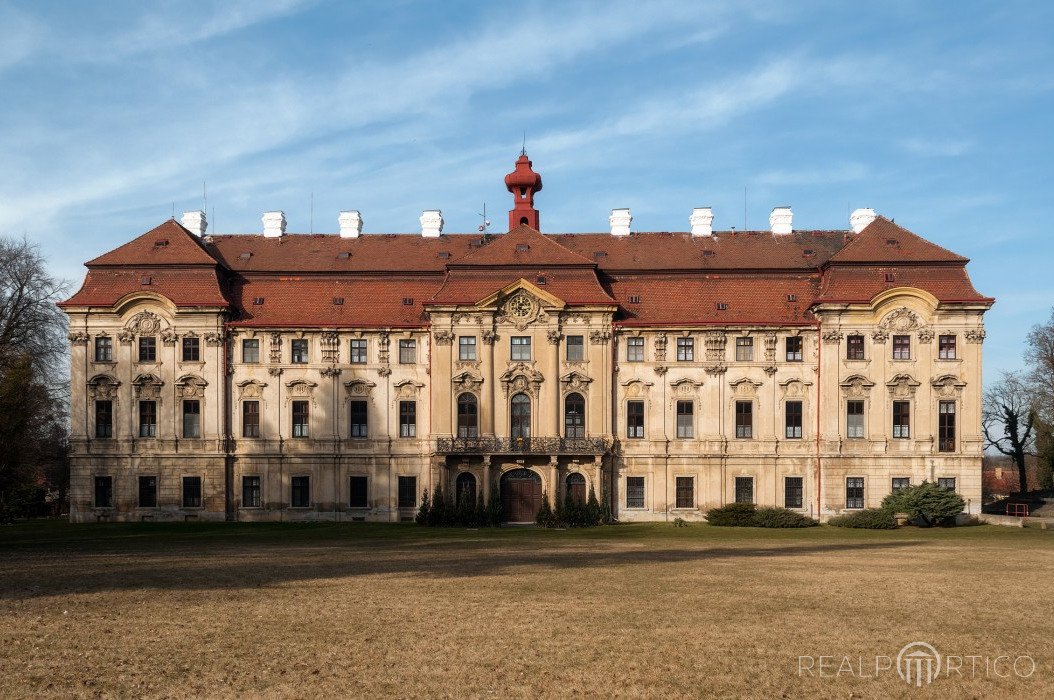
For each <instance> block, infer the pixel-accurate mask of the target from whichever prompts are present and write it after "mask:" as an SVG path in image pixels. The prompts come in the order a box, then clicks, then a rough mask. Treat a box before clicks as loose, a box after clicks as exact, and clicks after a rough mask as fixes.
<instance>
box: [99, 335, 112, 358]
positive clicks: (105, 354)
mask: <svg viewBox="0 0 1054 700" xmlns="http://www.w3.org/2000/svg"><path fill="white" fill-rule="evenodd" d="M95 361H96V362H113V338H108V337H106V336H104V335H103V336H97V337H96V338H95Z"/></svg>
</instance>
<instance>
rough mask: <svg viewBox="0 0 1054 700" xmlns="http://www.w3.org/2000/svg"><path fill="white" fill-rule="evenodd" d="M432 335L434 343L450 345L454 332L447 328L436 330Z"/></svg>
mask: <svg viewBox="0 0 1054 700" xmlns="http://www.w3.org/2000/svg"><path fill="white" fill-rule="evenodd" d="M434 336H435V339H436V345H450V344H451V343H453V342H454V334H453V333H451V332H450V331H447V330H441V331H436V332H435V333H434Z"/></svg>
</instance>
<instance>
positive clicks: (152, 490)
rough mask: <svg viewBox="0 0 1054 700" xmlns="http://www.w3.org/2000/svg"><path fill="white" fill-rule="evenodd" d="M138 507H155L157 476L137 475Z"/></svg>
mask: <svg viewBox="0 0 1054 700" xmlns="http://www.w3.org/2000/svg"><path fill="white" fill-rule="evenodd" d="M139 507H140V508H157V477H156V476H141V477H139Z"/></svg>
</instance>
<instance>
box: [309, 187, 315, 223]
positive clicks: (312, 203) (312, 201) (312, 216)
mask: <svg viewBox="0 0 1054 700" xmlns="http://www.w3.org/2000/svg"><path fill="white" fill-rule="evenodd" d="M309 228H310V229H311V230H310V231H309V232H308V233H314V232H315V193H314V192H312V193H311V224H310V226H309Z"/></svg>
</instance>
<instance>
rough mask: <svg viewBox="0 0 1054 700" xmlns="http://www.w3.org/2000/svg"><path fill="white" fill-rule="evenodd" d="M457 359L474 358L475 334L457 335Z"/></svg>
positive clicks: (466, 359) (468, 359)
mask: <svg viewBox="0 0 1054 700" xmlns="http://www.w3.org/2000/svg"><path fill="white" fill-rule="evenodd" d="M457 359H459V360H462V361H469V362H470V361H472V360H475V359H476V336H474V335H462V336H459V337H458V339H457Z"/></svg>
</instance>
